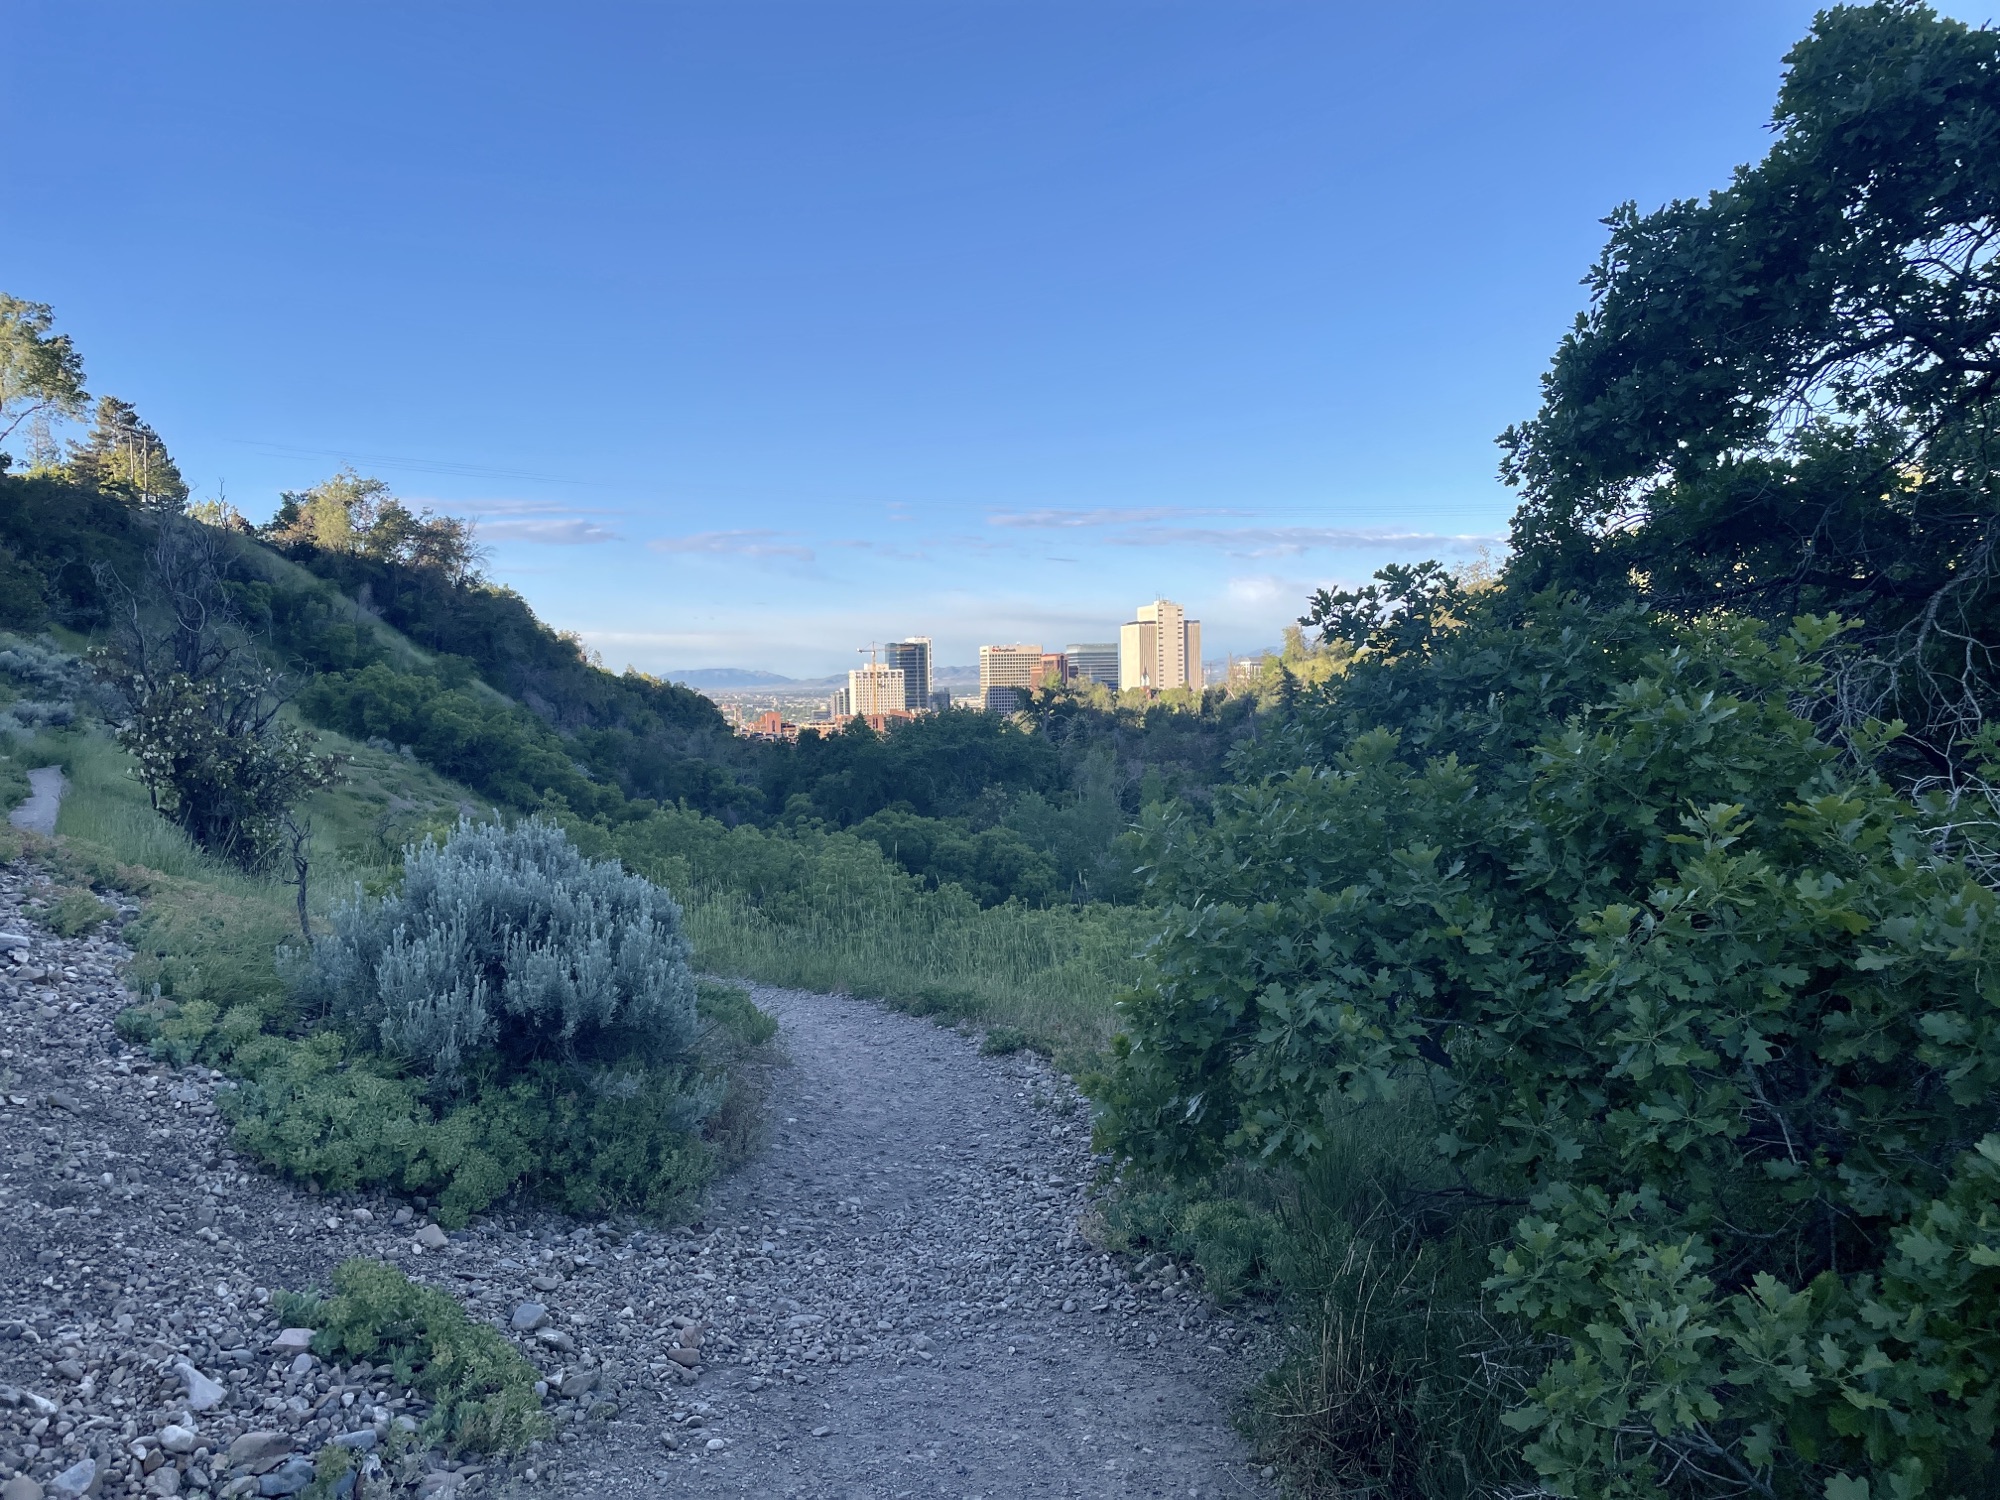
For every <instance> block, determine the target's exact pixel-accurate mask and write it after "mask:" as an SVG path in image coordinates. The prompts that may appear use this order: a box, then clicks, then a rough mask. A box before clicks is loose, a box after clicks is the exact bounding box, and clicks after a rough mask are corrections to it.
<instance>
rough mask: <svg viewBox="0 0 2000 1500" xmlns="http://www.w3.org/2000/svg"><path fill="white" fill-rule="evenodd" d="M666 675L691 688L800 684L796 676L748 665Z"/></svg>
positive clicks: (669, 679)
mask: <svg viewBox="0 0 2000 1500" xmlns="http://www.w3.org/2000/svg"><path fill="white" fill-rule="evenodd" d="M666 676H667V680H668V681H669V682H679V683H684V684H686V685H687V686H688V687H691V688H754V687H793V686H796V685H797V684H798V679H797V678H796V677H785V676H781V675H780V674H779V673H776V672H756V671H752V670H750V669H749V668H747V667H697V668H695V670H694V671H692V672H669V673H667V674H666Z"/></svg>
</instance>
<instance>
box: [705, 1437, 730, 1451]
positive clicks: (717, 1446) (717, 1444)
mask: <svg viewBox="0 0 2000 1500" xmlns="http://www.w3.org/2000/svg"><path fill="white" fill-rule="evenodd" d="M728 1446H729V1439H727V1438H710V1439H709V1440H708V1441H707V1442H705V1443H703V1444H702V1447H704V1448H706V1449H707V1450H708V1451H709V1452H710V1453H720V1452H721V1451H722V1450H723V1449H724V1448H727V1447H728Z"/></svg>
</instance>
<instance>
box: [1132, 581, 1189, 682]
mask: <svg viewBox="0 0 2000 1500" xmlns="http://www.w3.org/2000/svg"><path fill="white" fill-rule="evenodd" d="M1201 685H1202V684H1201V621H1199V620H1190V619H1189V618H1188V617H1187V611H1185V610H1184V609H1182V608H1181V607H1180V606H1179V605H1178V604H1176V603H1174V601H1173V600H1171V599H1155V600H1154V601H1153V602H1152V603H1151V604H1142V605H1140V606H1139V609H1138V618H1137V619H1135V620H1131V621H1129V622H1128V623H1126V624H1125V625H1123V626H1121V627H1120V628H1119V631H1118V690H1119V691H1120V692H1127V691H1129V690H1131V689H1132V688H1144V689H1145V690H1146V691H1147V692H1149V693H1164V692H1167V691H1169V690H1170V689H1173V688H1179V687H1190V686H1192V687H1195V688H1199V687H1200V686H1201Z"/></svg>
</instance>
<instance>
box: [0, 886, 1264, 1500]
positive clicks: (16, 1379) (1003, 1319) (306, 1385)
mask: <svg viewBox="0 0 2000 1500" xmlns="http://www.w3.org/2000/svg"><path fill="white" fill-rule="evenodd" d="M52 894H53V888H52V886H51V884H50V882H49V880H48V877H47V876H46V875H44V874H43V873H41V872H40V871H37V870H34V869H33V868H31V867H29V866H27V865H24V864H16V865H13V866H11V867H0V1490H4V1491H5V1496H6V1500H41V1497H43V1496H44V1495H46V1497H47V1500H77V1494H78V1493H80V1492H81V1491H82V1490H83V1489H84V1488H90V1489H91V1490H92V1491H93V1492H94V1493H96V1494H97V1495H98V1496H100V1500H107V1497H131V1500H142V1497H148V1496H158V1497H166V1496H172V1495H175V1494H181V1495H192V1496H197V1497H205V1500H222V1497H224V1496H225V1495H233V1494H244V1493H256V1492H257V1489H258V1487H259V1486H261V1485H262V1484H263V1482H264V1481H265V1480H268V1479H271V1477H272V1475H271V1473H269V1472H266V1471H269V1470H271V1469H272V1466H274V1465H280V1464H282V1465H285V1466H287V1467H285V1468H284V1470H283V1472H284V1473H285V1474H287V1475H290V1476H291V1477H290V1479H288V1480H287V1481H286V1482H287V1483H291V1482H292V1481H293V1480H296V1481H297V1487H302V1486H303V1485H304V1484H305V1482H306V1480H307V1478H309V1477H310V1475H311V1472H312V1463H311V1460H310V1455H312V1454H314V1453H315V1452H316V1451H318V1450H319V1449H320V1448H321V1447H322V1445H324V1444H325V1443H327V1442H329V1441H332V1440H334V1439H336V1438H339V1439H342V1440H343V1441H347V1442H359V1443H363V1444H365V1443H367V1442H368V1441H370V1439H369V1438H368V1436H367V1434H368V1433H371V1432H372V1433H373V1434H375V1435H376V1436H377V1437H378V1438H379V1437H380V1436H381V1435H383V1434H386V1433H388V1432H389V1431H390V1429H391V1428H392V1427H393V1426H394V1425H395V1424H396V1423H397V1422H399V1421H401V1420H404V1419H406V1418H407V1419H409V1420H411V1421H415V1420H418V1419H420V1418H421V1416H422V1414H423V1403H422V1401H421V1400H420V1399H418V1398H417V1396H416V1394H415V1393H413V1392H410V1391H404V1390H399V1389H397V1388H396V1386H395V1384H394V1382H393V1381H391V1380H390V1379H389V1378H388V1372H387V1371H385V1370H374V1371H371V1370H369V1369H368V1367H367V1366H365V1365H357V1366H352V1367H349V1368H347V1369H344V1370H343V1369H338V1368H332V1367H328V1366H325V1365H322V1364H320V1363H319V1362H318V1361H316V1360H314V1359H313V1358H311V1357H310V1356H307V1355H298V1354H296V1351H292V1350H285V1349H282V1347H280V1348H278V1349H274V1348H273V1347H272V1340H273V1338H274V1336H275V1335H276V1334H277V1332H278V1329H277V1326H276V1324H275V1323H274V1321H273V1320H272V1317H271V1314H270V1311H269V1308H268V1306H267V1305H266V1304H267V1302H268V1298H267V1296H266V1292H267V1290H268V1289H270V1288H275V1287H289V1288H294V1289H302V1288H305V1287H309V1286H314V1285H321V1286H323V1285H324V1284H325V1282H326V1278H327V1276H328V1274H329V1273H330V1272H331V1270H332V1268H333V1267H334V1266H335V1265H336V1264H338V1263H339V1261H340V1260H342V1259H343V1258H345V1257H348V1256H352V1255H366V1256H371V1257H376V1258H379V1259H382V1260H385V1261H390V1262H393V1263H395V1264H397V1265H399V1266H400V1267H402V1268H403V1269H404V1270H405V1271H407V1272H408V1273H409V1274H410V1275H412V1276H414V1277H417V1278H419V1279H421V1280H425V1281H428V1282H432V1283H434V1284H436V1285H439V1286H441V1287H444V1288H445V1289H447V1290H449V1291H450V1292H452V1293H453V1294H454V1295H455V1296H457V1297H459V1298H460V1299H461V1300H462V1301H463V1302H464V1303H465V1305H466V1306H467V1308H468V1309H469V1310H470V1311H471V1313H472V1314H473V1316H475V1317H481V1318H485V1319H487V1320H489V1321H491V1322H493V1323H494V1324H496V1325H498V1326H500V1327H502V1328H509V1329H511V1330H512V1336H513V1337H514V1338H515V1339H516V1340H517V1342H518V1343H519V1345H520V1347H521V1349H522V1352H523V1353H524V1354H525V1355H526V1356H527V1357H528V1358H529V1359H530V1360H531V1361H533V1362H534V1363H535V1364H536V1366H537V1367H538V1369H539V1370H540V1372H541V1373H542V1375H543V1376H544V1378H545V1379H546V1381H547V1389H548V1397H547V1401H548V1407H549V1411H550V1414H551V1417H552V1419H553V1422H554V1425H555V1429H556V1435H555V1437H554V1438H552V1439H551V1440H550V1441H548V1442H547V1443H545V1444H542V1445H538V1447H537V1449H536V1451H533V1452H530V1453H527V1454H525V1455H522V1456H521V1457H520V1458H519V1459H517V1460H515V1461H514V1462H512V1463H501V1464H495V1463H492V1462H490V1461H471V1462H468V1461H465V1460H459V1461H456V1462H453V1461H447V1460H446V1458H445V1457H444V1455H442V1454H439V1453H432V1454H429V1455H424V1454H415V1455H412V1456H411V1457H410V1458H409V1459H407V1460H398V1461H396V1462H395V1463H394V1464H392V1465H391V1466H390V1467H388V1468H369V1469H368V1470H367V1472H366V1475H365V1482H364V1484H363V1485H362V1490H361V1495H360V1496H359V1497H357V1500H387V1497H390V1496H394V1497H396V1500H402V1497H404V1496H417V1497H420V1500H469V1497H472V1496H476V1495H481V1494H496V1495H508V1496H516V1495H518V1496H522V1497H543V1496H551V1495H560V1496H563V1497H576V1500H584V1497H596V1496H607V1497H614V1500H625V1497H634V1500H636V1497H638V1496H642V1495H643V1496H647V1497H652V1496H656V1495H659V1494H661V1493H667V1492H685V1493H689V1494H694V1495H756V1496H764V1495H769V1496H792V1497H799V1500H805V1497H840V1500H849V1497H854V1500H860V1497H869V1500H873V1497H878V1496H879V1497H884V1500H893V1497H898V1496H907V1497H910V1500H919V1497H922V1500H930V1497H933V1496H936V1497H959V1500H963V1497H971V1496H982V1497H986V1500H999V1497H1017V1496H1019V1497H1027V1496H1034V1497H1041V1496H1119V1497H1124V1496H1186V1495H1200V1496H1219V1495H1239V1494H1250V1493H1257V1492H1259V1491H1260V1490H1262V1489H1264V1488H1265V1487H1264V1486H1263V1485H1262V1484H1261V1482H1260V1481H1259V1480H1258V1479H1257V1477H1256V1474H1255V1471H1254V1470H1252V1469H1251V1468H1249V1467H1248V1466H1247V1464H1246V1455H1245V1454H1244V1453H1243V1451H1242V1449H1241V1447H1240V1446H1239V1444H1238V1442H1237V1440H1236V1438H1235V1436H1234V1434H1233V1433H1232V1432H1231V1430H1230V1429H1229V1427H1228V1425H1227V1421H1226V1416H1227V1404H1228V1402H1229V1401H1230V1400H1231V1399H1233V1397H1234V1396H1235V1394H1236V1393H1237V1392H1239V1391H1241V1390H1242V1389H1243V1387H1244V1386H1245V1385H1246V1384H1247V1383H1248V1381H1249V1380H1250V1379H1252V1378H1253V1377H1254V1375H1255V1373H1256V1372H1257V1370H1258V1369H1260V1368H1261V1367H1262V1366H1263V1365H1264V1364H1265V1363H1266V1362H1267V1360H1268V1351H1269V1346H1270V1335H1269V1333H1268V1331H1267V1330H1266V1328H1265V1327H1264V1326H1263V1325H1261V1324H1258V1323H1255V1322H1250V1323H1247V1324H1245V1325H1244V1326H1242V1327H1238V1326H1236V1325H1235V1324H1233V1323H1232V1322H1230V1321H1229V1320H1227V1319H1223V1318H1220V1317H1218V1316H1217V1315H1216V1314H1215V1313H1214V1312H1213V1311H1212V1310H1211V1309H1210V1308H1209V1307H1208V1306H1207V1304H1206V1303H1205V1302H1204V1301H1203V1300H1202V1299H1201V1298H1200V1297H1199V1295H1195V1294H1192V1293H1191V1292H1190V1290H1189V1288H1188V1287H1187V1286H1186V1285H1185V1284H1179V1285H1176V1284H1175V1283H1174V1281H1173V1280H1172V1279H1171V1278H1172V1273H1171V1269H1170V1268H1163V1269H1165V1270H1166V1274H1165V1275H1163V1274H1161V1273H1160V1272H1158V1271H1156V1272H1155V1273H1154V1274H1153V1275H1150V1276H1148V1277H1146V1278H1144V1279H1142V1280H1141V1281H1138V1282H1133V1281H1128V1280H1127V1279H1126V1276H1125V1272H1124V1269H1123V1268H1122V1267H1121V1266H1119V1265H1118V1264H1116V1263H1115V1262H1114V1261H1113V1260H1111V1259H1109V1258H1105V1257H1102V1256H1100V1255H1099V1254H1098V1253H1097V1252H1096V1251H1095V1250H1094V1249H1092V1248H1091V1247H1090V1246H1089V1245H1088V1244H1087V1243H1085V1242H1084V1241H1083V1239H1082V1238H1081V1237H1080V1236H1079V1234H1078V1224H1079V1220H1080V1219H1081V1218H1082V1217H1084V1216H1085V1215H1086V1214H1087V1212H1088V1209H1089V1205H1090V1201H1091V1196H1092V1193H1093V1191H1094V1189H1093V1188H1092V1186H1091V1181H1092V1172H1093V1170H1094V1167H1095V1165H1096V1164H1095V1163H1094V1162H1093V1161H1092V1158H1091V1157H1090V1155H1089V1144H1088V1124H1087V1119H1086V1116H1085V1114H1084V1111H1083V1109H1082V1108H1081V1103H1080V1101H1079V1100H1078V1099H1077V1098H1076V1096H1075V1094H1074V1092H1073V1091H1072V1090H1071V1089H1070V1087H1069V1085H1068V1083H1067V1081H1066V1080H1064V1079H1062V1078H1060V1077H1058V1076H1057V1075H1055V1074H1054V1073H1052V1072H1051V1071H1050V1070H1049V1069H1048V1068H1047V1067H1046V1066H1045V1065H1043V1064H1042V1063H1041V1062H1040V1061H1039V1060H1037V1059H1035V1058H1033V1057H1032V1056H1029V1055H1027V1054H1017V1055H1015V1056H1013V1057H1006V1058H993V1057H983V1056H981V1055H980V1054H979V1051H978V1040H977V1038H976V1037H974V1036H971V1035H968V1034H962V1033H960V1032H956V1031H952V1030H947V1029H943V1028H940V1027H936V1026H933V1025H931V1024H929V1023H928V1022H924V1021H918V1020H914V1019H911V1018H909V1017H906V1016H900V1015H895V1014H891V1013H887V1012H884V1011H882V1010H880V1009H879V1008H877V1007H874V1006H872V1005H868V1004H864V1003H860V1002H856V1001H852V1000H847V999H842V998H837V997H828V996H820V995H805V994H797V993H791V992H784V991H770V990H766V991H760V992H759V995H758V999H759V1003H761V1004H763V1005H765V1006H766V1007H767V1008H769V1009H770V1010H772V1011H773V1012H775V1013H776V1014H777V1015H778V1016H779V1017H780V1019H781V1021H782V1023H783V1031H782V1033H781V1041H782V1043H783V1045H784V1046H785V1048H786V1049H787V1051H788V1053H789V1057H790V1059H791V1060H790V1062H789V1063H788V1064H785V1065H782V1066H778V1067H775V1068H774V1069H773V1070H772V1075H773V1076H772V1080H771V1082H772V1097H771V1119H772V1123H773V1138H772V1140H771V1142H770V1146H769V1149H768V1150H767V1151H766V1152H765V1153H764V1154H763V1155H762V1156H761V1157H759V1158H758V1159H757V1160H756V1161H755V1162H753V1163H752V1164H751V1165H750V1166H749V1167H747V1168H745V1169H744V1170H742V1171H741V1172H739V1173H737V1174H736V1175H735V1176H734V1177H732V1178H730V1179H728V1180H726V1181H724V1182H723V1183H721V1184H720V1185H719V1186H718V1188H717V1189H716V1191H715V1194H714V1196H713V1199H712V1201H711V1203H710V1205H709V1207H708V1209H707V1213H706V1217H705V1219H704V1221H703V1222H702V1223H700V1224H697V1225H692V1226H683V1227H680V1228H676V1229H672V1230H655V1229H646V1228H642V1227H637V1226H632V1225H610V1224H585V1223H579V1222H578V1221H576V1220H572V1219H566V1218H563V1217H560V1216H557V1215H551V1214H546V1213H542V1212H539V1211H536V1210H532V1209H507V1210H501V1211H496V1212H495V1213H494V1214H492V1215H491V1216H489V1217H487V1218H486V1219H484V1220H482V1221H478V1222H476V1223H475V1224H474V1225H473V1226H472V1227H470V1228H468V1229H465V1230H462V1231H457V1232H454V1233H452V1234H450V1235H446V1234H445V1233H443V1232H442V1231H441V1230H440V1229H438V1227H437V1226H435V1225H429V1224H427V1222H426V1215H425V1205H424V1204H423V1202H422V1201H421V1200H420V1199H411V1200H407V1201H399V1200H397V1199H395V1198H393V1197H390V1196H388V1195H384V1194H380V1193H365V1194H344V1195H335V1194H323V1195H314V1194H312V1193H310V1192H308V1191H305V1190H302V1189H300V1188H297V1187H294V1186H292V1185H289V1184H286V1183H284V1182H280V1181H277V1180H276V1179H274V1178H272V1177H270V1176H269V1175H267V1174H265V1173H263V1172H261V1171H258V1170H256V1167H255V1164H254V1163H253V1162H250V1161H248V1160H245V1159H243V1158H242V1157H240V1156H239V1155H238V1154H237V1153H236V1152H235V1151H234V1150H233V1149H232V1148H231V1146H230V1144H229V1141H228V1138H227V1131H226V1127H225V1124H224V1121H223V1120H222V1118H221V1117H220V1115H219V1112H218V1110H217V1106H216V1102H215V1099H216V1095H217V1094H218V1093H219V1092H220V1091H222V1090H224V1089H226V1088H228V1087H229V1084H228V1083H227V1081H226V1080H224V1079H222V1078H221V1077H220V1076H219V1075H216V1074H211V1073H209V1072H208V1071H206V1070H204V1069H200V1068H187V1069H182V1070H178V1071H177V1070H174V1069H172V1068H170V1067H168V1066H166V1065H164V1064H161V1063H159V1062H156V1061H155V1060H153V1059H152V1058H150V1057H148V1056H147V1055H146V1054H145V1053H144V1052H143V1051H140V1050H137V1049H134V1048H132V1047H130V1046H127V1045H126V1044H125V1043H123V1042H122V1041H120V1040H119V1038H118V1037H117V1036H116V1034H115V1032H114V1030H113V1024H112V1023H113V1021H114V1019H115V1018H116V1016H117V1014H118V1012H119V1010H120V1009H121V1008H122V1007H123V1006H125V1005H127V1004H129V1003H130V1001H131V996H130V994H129V993H128V992H127V991H126V989H125V987H124V984H123V982H122V980H121V979H120V977H119V975H120V971H121V970H122V968H123V965H124V963H125V962H126V961H127V960H128V959H129V957H130V954H129V952H128V950H126V949H125V948H124V946H123V944H122V943H120V942H119V941H118V939H117V937H116V936H115V935H114V934H111V933H104V934H99V935H96V936H91V937H86V938H72V939H63V938H57V937H55V936H53V935H51V934H50V933H48V932H47V931H46V929H44V928H43V927H42V926H41V925H40V923H39V922H38V921H37V920H36V918H37V909H36V907H35V905H34V903H35V901H37V900H38V899H44V898H47V897H49V896H51V895H52ZM127 910H128V911H129V910H130V907H129V905H128V907H127ZM684 1329H689V1330H698V1335H697V1334H689V1333H683V1332H680V1330H684ZM691 1343H695V1344H698V1345H699V1353H698V1354H691V1352H690V1349H689V1348H688V1347H687V1346H688V1345H689V1344H691ZM677 1346H678V1347H677ZM690 1359H692V1360H693V1362H694V1363H695V1365H696V1368H692V1369H689V1368H684V1365H683V1362H684V1361H688V1360H690ZM197 1380H199V1381H202V1382H207V1383H208V1384H206V1385H201V1386H198V1385H197ZM198 1389H200V1390H210V1391H211V1393H212V1395H213V1396H214V1400H213V1401H212V1402H211V1403H210V1404H209V1405H207V1406H205V1407H201V1408H199V1409H197V1408H194V1407H193V1406H191V1402H190V1397H191V1395H193V1394H194V1393H195V1392H196V1391H197V1390H198ZM170 1424H171V1425H172V1426H174V1427H176V1428H178V1429H181V1430H182V1431H183V1432H184V1433H185V1434H190V1435H189V1436H186V1437H185V1438H184V1439H183V1438H177V1439H175V1440H174V1441H176V1442H179V1443H181V1446H179V1447H168V1446H167V1441H168V1431H167V1430H168V1427H169V1425H170ZM253 1432H255V1433H262V1434H266V1435H267V1436H266V1437H263V1438H259V1439H258V1440H257V1442H258V1443H259V1444H261V1445H262V1446H261V1447H259V1448H258V1450H257V1451H258V1453H259V1454H261V1455H262V1456H261V1457H258V1458H255V1459H244V1458H241V1457H240V1451H239V1456H232V1455H231V1452H230V1450H231V1446H232V1444H234V1443H236V1442H237V1441H238V1439H239V1438H241V1439H243V1441H244V1442H249V1441H250V1440H249V1439H248V1438H247V1437H245V1436H244V1435H245V1434H249V1433H253ZM189 1444H192V1447H191V1448H190V1447H189V1446H188V1445H189ZM364 1451H365V1450H364ZM373 1462H374V1459H373V1456H372V1455H371V1456H370V1459H369V1463H370V1464H373ZM86 1466H88V1467H87V1468H86ZM65 1477H66V1478H68V1479H69V1480H71V1481H73V1483H71V1484H70V1485H67V1486H65V1485H63V1484H60V1483H58V1481H59V1479H62V1478H65ZM246 1486H247V1487H248V1488H247V1490H246ZM286 1492H287V1491H285V1490H283V1489H282V1488H281V1489H279V1490H270V1489H265V1490H264V1493H267V1494H270V1493H286Z"/></svg>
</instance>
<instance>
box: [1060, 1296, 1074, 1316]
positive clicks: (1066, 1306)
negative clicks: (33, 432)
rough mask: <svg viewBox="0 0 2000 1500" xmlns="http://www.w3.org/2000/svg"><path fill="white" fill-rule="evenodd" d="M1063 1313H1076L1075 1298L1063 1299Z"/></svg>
mask: <svg viewBox="0 0 2000 1500" xmlns="http://www.w3.org/2000/svg"><path fill="white" fill-rule="evenodd" d="M1063 1311H1064V1312H1066V1313H1073V1312H1075V1311H1076V1299H1075V1298H1074V1297H1065V1298H1063Z"/></svg>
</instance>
